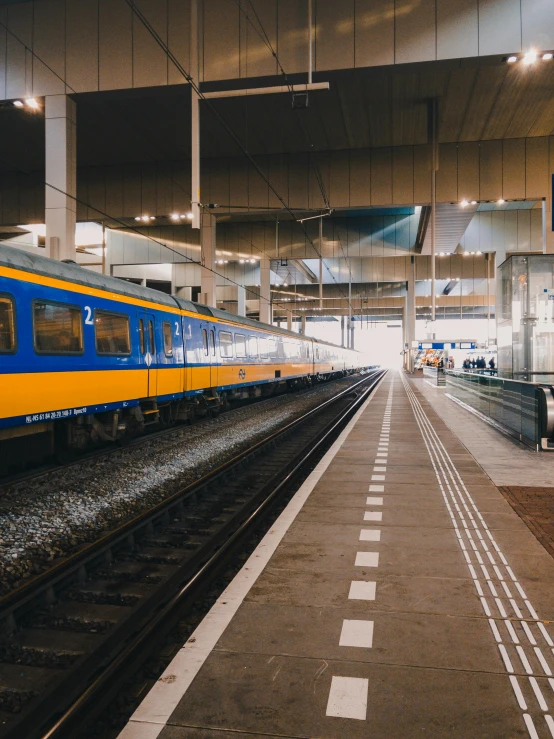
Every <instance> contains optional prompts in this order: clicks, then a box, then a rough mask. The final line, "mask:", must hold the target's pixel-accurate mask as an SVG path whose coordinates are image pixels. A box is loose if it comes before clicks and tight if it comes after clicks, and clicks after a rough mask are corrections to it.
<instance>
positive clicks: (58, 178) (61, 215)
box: [45, 95, 77, 260]
mask: <svg viewBox="0 0 554 739" xmlns="http://www.w3.org/2000/svg"><path fill="white" fill-rule="evenodd" d="M45 180H46V183H47V184H46V191H45V223H46V255H47V256H50V257H52V259H60V260H61V259H75V223H76V220H77V203H76V201H75V197H76V195H77V126H76V106H75V103H74V102H73V100H72V99H71V98H70V97H68V96H67V95H47V96H46V98H45ZM54 188H56V189H54Z"/></svg>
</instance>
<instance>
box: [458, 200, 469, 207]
mask: <svg viewBox="0 0 554 739" xmlns="http://www.w3.org/2000/svg"><path fill="white" fill-rule="evenodd" d="M460 205H461V206H462V208H465V207H466V205H469V203H468V202H467V200H466V199H465V198H464V199H463V200H462V202H461V203H460Z"/></svg>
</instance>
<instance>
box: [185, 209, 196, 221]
mask: <svg viewBox="0 0 554 739" xmlns="http://www.w3.org/2000/svg"><path fill="white" fill-rule="evenodd" d="M186 217H187V218H188V219H189V221H192V219H193V218H194V216H193V214H192V211H191V212H190V213H187V215H186Z"/></svg>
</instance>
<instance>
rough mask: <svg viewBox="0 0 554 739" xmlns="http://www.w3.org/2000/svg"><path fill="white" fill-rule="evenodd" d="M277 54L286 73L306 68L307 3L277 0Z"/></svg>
mask: <svg viewBox="0 0 554 739" xmlns="http://www.w3.org/2000/svg"><path fill="white" fill-rule="evenodd" d="M277 19H278V41H277V54H278V56H279V59H280V61H281V64H282V65H283V68H284V70H285V71H286V73H287V74H292V73H294V72H305V71H306V69H307V68H308V3H307V2H306V3H299V2H298V0H279V2H278V8H277Z"/></svg>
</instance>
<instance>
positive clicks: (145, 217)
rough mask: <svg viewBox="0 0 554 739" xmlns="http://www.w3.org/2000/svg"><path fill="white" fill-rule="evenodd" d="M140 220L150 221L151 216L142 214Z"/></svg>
mask: <svg viewBox="0 0 554 739" xmlns="http://www.w3.org/2000/svg"><path fill="white" fill-rule="evenodd" d="M140 220H141V221H149V220H150V218H149V217H148V216H142V218H141V219H140Z"/></svg>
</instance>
